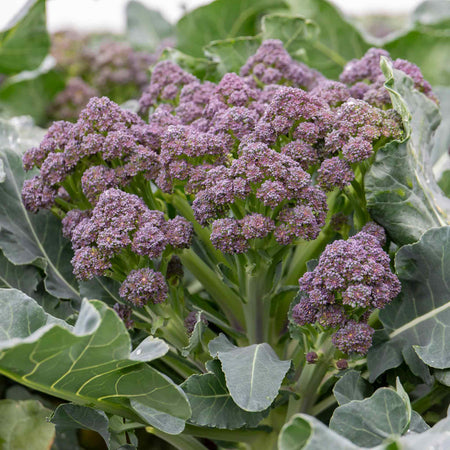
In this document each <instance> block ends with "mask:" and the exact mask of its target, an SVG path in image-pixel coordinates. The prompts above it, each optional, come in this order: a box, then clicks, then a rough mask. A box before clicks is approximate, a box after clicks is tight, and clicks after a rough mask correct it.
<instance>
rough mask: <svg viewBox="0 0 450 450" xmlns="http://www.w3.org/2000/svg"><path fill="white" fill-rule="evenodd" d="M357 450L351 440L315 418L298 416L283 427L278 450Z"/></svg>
mask: <svg viewBox="0 0 450 450" xmlns="http://www.w3.org/2000/svg"><path fill="white" fill-rule="evenodd" d="M324 448H332V449H333V450H357V449H359V448H360V447H357V446H356V445H353V444H352V443H351V442H350V441H349V440H347V439H345V438H344V437H342V436H340V435H339V434H337V433H335V432H334V431H332V430H330V429H329V428H328V427H327V426H325V425H324V424H323V423H322V422H320V421H319V420H317V419H316V418H315V417H311V416H307V415H306V414H296V415H295V416H293V417H292V418H291V419H290V420H289V422H287V423H286V424H284V425H283V428H282V429H281V432H280V435H279V436H278V450H300V449H304V450H323V449H324Z"/></svg>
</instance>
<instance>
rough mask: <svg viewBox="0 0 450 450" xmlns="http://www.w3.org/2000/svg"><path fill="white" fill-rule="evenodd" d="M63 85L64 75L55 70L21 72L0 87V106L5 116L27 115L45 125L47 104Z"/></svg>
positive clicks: (46, 121)
mask: <svg viewBox="0 0 450 450" xmlns="http://www.w3.org/2000/svg"><path fill="white" fill-rule="evenodd" d="M64 86H65V80H64V77H63V76H62V75H61V74H60V73H59V72H57V71H55V70H47V69H43V70H40V69H37V70H35V71H33V72H24V73H21V74H20V75H16V76H15V77H12V78H9V79H8V80H7V81H6V82H5V83H3V84H2V86H1V87H0V108H1V109H2V110H3V115H5V116H9V117H11V116H21V115H29V116H31V117H32V118H33V119H34V120H35V121H36V123H37V124H39V125H42V126H45V125H46V124H47V123H48V108H49V105H50V103H51V102H52V101H53V99H54V97H55V96H56V94H57V93H58V92H60V91H62V90H63V89H64Z"/></svg>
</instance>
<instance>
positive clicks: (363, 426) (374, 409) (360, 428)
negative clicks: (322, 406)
mask: <svg viewBox="0 0 450 450" xmlns="http://www.w3.org/2000/svg"><path fill="white" fill-rule="evenodd" d="M408 425H409V416H408V411H407V408H406V405H405V403H404V401H403V399H402V397H401V396H400V395H398V394H397V393H396V392H395V391H393V390H392V389H387V388H381V389H378V390H377V391H376V392H375V393H374V394H373V395H372V396H371V397H369V398H367V399H365V400H353V401H351V402H349V403H346V404H345V405H342V406H339V407H338V408H336V409H335V411H334V413H333V416H332V417H331V420H330V429H332V430H334V431H336V432H337V433H339V434H340V435H341V436H344V437H346V438H347V439H349V440H350V441H351V442H353V443H354V444H357V445H359V446H361V447H373V446H375V445H378V444H381V443H382V442H383V441H384V440H385V439H387V438H392V437H393V438H395V437H396V436H400V435H401V434H402V433H403V432H404V431H405V430H406V429H407V427H408Z"/></svg>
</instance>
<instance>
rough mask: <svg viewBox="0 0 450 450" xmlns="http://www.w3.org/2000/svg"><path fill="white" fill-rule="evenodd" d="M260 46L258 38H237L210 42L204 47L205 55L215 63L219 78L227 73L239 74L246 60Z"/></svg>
mask: <svg viewBox="0 0 450 450" xmlns="http://www.w3.org/2000/svg"><path fill="white" fill-rule="evenodd" d="M260 45H261V39H260V38H258V37H238V38H232V39H225V40H222V41H213V42H210V43H209V44H208V45H207V46H206V47H205V55H206V56H208V57H209V58H211V59H212V60H213V61H214V62H215V63H217V72H218V73H219V75H220V76H223V75H225V74H226V73H228V72H235V73H239V72H240V69H241V67H242V66H243V65H244V64H245V63H246V61H247V59H248V58H249V57H250V56H252V55H254V54H255V53H256V50H258V47H259V46H260Z"/></svg>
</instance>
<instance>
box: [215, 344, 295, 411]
mask: <svg viewBox="0 0 450 450" xmlns="http://www.w3.org/2000/svg"><path fill="white" fill-rule="evenodd" d="M218 340H219V341H218ZM225 340H226V338H224V336H223V335H221V336H219V337H218V338H216V339H214V340H212V341H211V342H210V343H209V349H210V353H211V356H213V357H214V356H216V355H217V358H218V359H219V360H220V362H221V363H222V370H223V372H224V373H225V378H226V383H227V387H228V390H229V392H230V394H231V397H232V398H233V400H234V401H235V402H236V404H237V405H238V406H239V407H240V408H242V409H244V410H245V411H253V412H254V411H264V410H265V409H267V408H268V407H269V406H270V405H271V404H272V402H273V401H274V399H275V397H276V396H277V395H278V391H279V389H280V386H281V382H282V381H283V379H284V377H285V375H286V373H287V371H288V370H289V368H290V366H291V362H290V361H281V360H280V359H279V358H278V356H277V355H276V353H275V352H274V351H273V349H272V347H270V345H269V344H266V343H263V344H253V345H249V346H248V347H236V346H234V345H233V344H231V343H228V344H226V343H225ZM217 342H220V345H217Z"/></svg>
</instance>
